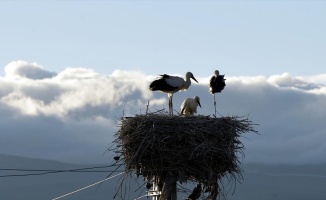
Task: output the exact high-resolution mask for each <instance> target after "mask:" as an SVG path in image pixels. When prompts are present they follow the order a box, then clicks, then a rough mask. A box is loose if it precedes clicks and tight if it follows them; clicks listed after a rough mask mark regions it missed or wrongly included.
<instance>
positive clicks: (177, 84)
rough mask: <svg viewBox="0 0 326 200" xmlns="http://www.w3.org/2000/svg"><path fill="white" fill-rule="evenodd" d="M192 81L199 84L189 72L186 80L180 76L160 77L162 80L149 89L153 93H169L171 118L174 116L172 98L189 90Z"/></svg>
mask: <svg viewBox="0 0 326 200" xmlns="http://www.w3.org/2000/svg"><path fill="white" fill-rule="evenodd" d="M190 79H193V80H194V81H196V82H197V83H198V81H197V80H196V79H195V77H194V75H193V74H192V73H191V72H187V73H186V75H185V79H183V78H181V77H178V76H170V75H167V74H163V75H160V78H159V79H157V80H154V81H153V82H152V83H151V84H150V85H149V89H150V90H151V91H157V90H159V91H161V92H164V93H167V94H168V96H169V113H170V115H171V116H173V103H172V98H173V94H174V93H176V92H178V91H180V90H187V89H188V88H189V87H190V85H191V81H190Z"/></svg>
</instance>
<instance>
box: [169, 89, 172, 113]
mask: <svg viewBox="0 0 326 200" xmlns="http://www.w3.org/2000/svg"><path fill="white" fill-rule="evenodd" d="M172 97H173V94H170V95H169V113H170V115H171V116H173V103H172Z"/></svg>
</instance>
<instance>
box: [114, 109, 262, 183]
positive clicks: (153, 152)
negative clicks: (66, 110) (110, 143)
mask: <svg viewBox="0 0 326 200" xmlns="http://www.w3.org/2000/svg"><path fill="white" fill-rule="evenodd" d="M252 126H253V124H252V123H251V121H250V120H249V119H248V118H244V117H236V116H232V117H221V118H215V117H214V118H212V117H209V116H192V117H184V116H173V117H171V116H170V115H167V114H162V113H161V114H146V115H136V116H135V117H128V118H124V119H122V123H121V128H120V130H119V131H118V132H117V133H116V135H115V136H116V140H115V141H114V142H115V143H117V146H118V147H119V148H118V149H119V152H120V153H121V154H122V155H121V156H122V157H123V159H121V160H123V162H124V165H125V171H126V173H134V172H135V171H136V173H137V175H142V176H144V177H145V178H146V179H147V180H151V179H153V178H157V177H159V178H160V179H164V178H165V177H166V175H167V174H168V173H169V174H170V175H171V174H172V175H173V176H174V177H175V178H176V181H179V182H180V183H185V182H187V181H195V182H198V183H201V184H203V186H207V187H209V186H210V185H212V183H214V182H216V181H218V180H219V179H220V178H222V177H223V176H224V175H226V174H228V175H231V176H230V177H234V178H237V177H239V175H241V171H242V170H241V168H240V166H239V165H240V164H241V162H240V160H239V158H240V157H242V156H244V154H243V151H242V150H243V148H244V146H243V145H242V143H241V141H240V140H239V136H240V135H241V134H242V133H246V132H256V131H255V130H254V129H253V127H252ZM163 181H164V180H163Z"/></svg>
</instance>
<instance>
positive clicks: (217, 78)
mask: <svg viewBox="0 0 326 200" xmlns="http://www.w3.org/2000/svg"><path fill="white" fill-rule="evenodd" d="M225 80H226V79H224V75H220V72H219V71H218V70H215V71H214V75H213V76H212V77H211V80H210V81H209V87H210V88H209V91H210V93H212V94H213V96H214V107H215V116H216V99H215V93H218V92H222V90H223V89H224V87H225V85H226V84H225Z"/></svg>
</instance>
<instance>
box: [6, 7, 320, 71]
mask: <svg viewBox="0 0 326 200" xmlns="http://www.w3.org/2000/svg"><path fill="white" fill-rule="evenodd" d="M325 19H326V2H324V1H1V2H0V24H1V32H0V44H1V48H0V65H1V66H2V67H4V66H6V65H7V64H8V63H10V62H11V61H14V60H24V61H27V62H30V63H33V62H36V63H38V64H40V65H43V66H46V68H47V70H49V71H54V72H59V71H62V70H63V69H65V68H67V67H85V68H92V69H94V70H95V71H97V72H100V73H104V74H110V73H112V72H113V71H114V70H116V69H120V70H133V71H134V70H136V71H141V72H144V73H146V74H151V75H157V74H161V73H170V74H184V73H185V72H186V71H192V72H193V73H194V75H195V76H197V77H198V76H199V77H206V76H208V75H210V74H211V73H212V72H213V70H215V69H216V68H217V69H220V71H221V72H222V73H225V74H227V75H231V76H255V75H264V76H270V75H274V74H281V73H282V72H289V73H290V74H292V75H301V76H303V75H316V74H319V73H324V72H325V63H326V57H325V56H324V53H325V47H326V40H325V35H326V27H325V25H324V24H325ZM1 73H2V74H4V72H3V71H2V72H1Z"/></svg>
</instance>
